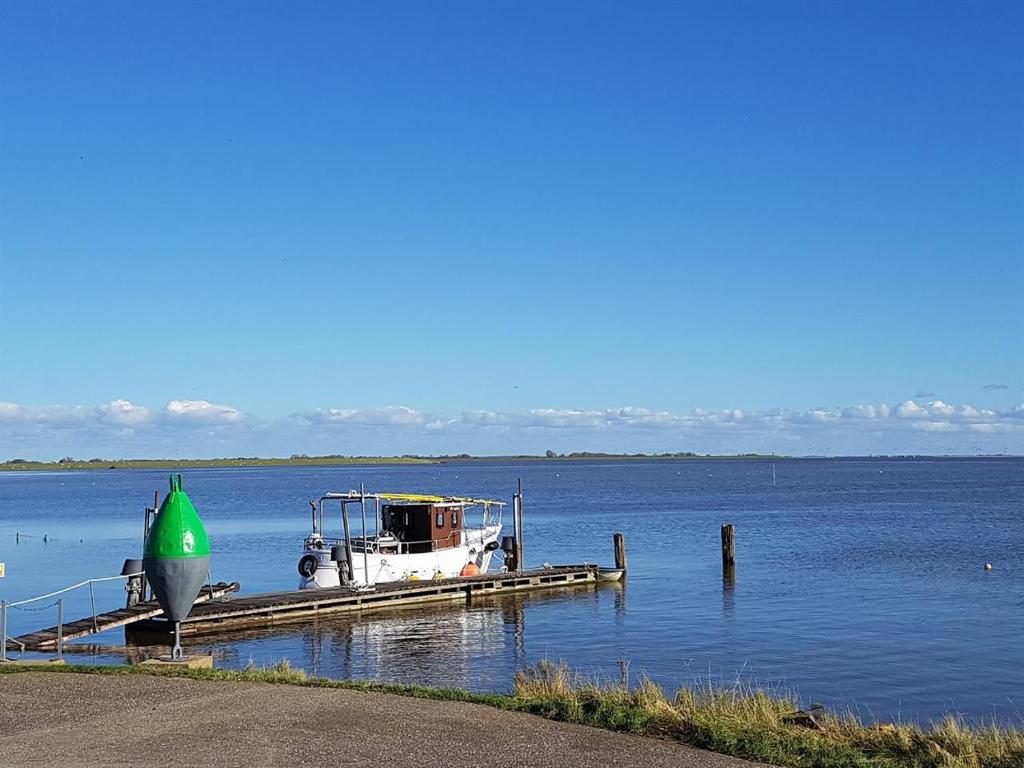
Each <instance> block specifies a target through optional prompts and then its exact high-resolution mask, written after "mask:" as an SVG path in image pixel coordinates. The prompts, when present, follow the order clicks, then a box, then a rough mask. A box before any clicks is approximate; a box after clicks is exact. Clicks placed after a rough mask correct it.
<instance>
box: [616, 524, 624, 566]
mask: <svg viewBox="0 0 1024 768" xmlns="http://www.w3.org/2000/svg"><path fill="white" fill-rule="evenodd" d="M614 540H615V567H616V568H618V569H619V570H623V571H625V570H626V537H625V536H623V535H622V534H621V533H616V534H615V536H614Z"/></svg>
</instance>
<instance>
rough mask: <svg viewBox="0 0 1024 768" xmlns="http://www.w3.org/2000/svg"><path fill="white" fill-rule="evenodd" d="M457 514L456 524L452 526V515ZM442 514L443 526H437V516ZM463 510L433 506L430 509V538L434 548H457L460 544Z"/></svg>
mask: <svg viewBox="0 0 1024 768" xmlns="http://www.w3.org/2000/svg"><path fill="white" fill-rule="evenodd" d="M453 512H454V513H457V519H456V523H455V525H454V526H453V525H452V513H453ZM439 513H442V514H443V516H442V521H443V523H444V524H443V525H440V526H439V525H438V524H437V521H438V515H439ZM464 513H465V509H464V508H463V507H461V506H449V505H446V504H433V505H431V507H430V538H431V539H433V541H434V547H435V549H436V548H439V547H457V546H459V545H460V544H462V523H463V520H462V517H463V514H464Z"/></svg>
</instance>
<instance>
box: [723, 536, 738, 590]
mask: <svg viewBox="0 0 1024 768" xmlns="http://www.w3.org/2000/svg"><path fill="white" fill-rule="evenodd" d="M722 576H723V578H725V580H726V581H733V580H734V579H735V578H736V529H735V527H734V526H733V525H732V523H728V524H726V525H723V526H722Z"/></svg>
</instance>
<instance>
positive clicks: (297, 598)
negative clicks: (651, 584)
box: [126, 565, 597, 639]
mask: <svg viewBox="0 0 1024 768" xmlns="http://www.w3.org/2000/svg"><path fill="white" fill-rule="evenodd" d="M596 582H597V567H596V566H592V565H572V566H556V567H553V568H545V569H542V570H534V571H521V572H511V573H487V574H482V575H480V576H467V577H459V578H454V579H439V580H436V581H405V582H394V583H390V584H380V585H378V586H377V587H375V588H371V589H362V590H360V589H354V588H351V587H334V588H330V589H316V590H313V589H304V590H297V591H293V592H267V593H263V594H256V595H238V596H235V597H226V598H223V599H220V600H213V601H208V602H205V603H203V604H202V605H196V606H195V608H193V609H192V612H191V613H190V614H189V616H188V618H187V619H185V621H183V622H182V624H181V634H182V636H188V635H191V636H195V635H205V634H217V633H221V632H224V631H230V630H241V629H253V628H265V627H272V626H276V625H280V624H289V623H295V622H303V621H309V620H311V619H313V618H316V617H318V616H324V615H328V614H330V615H335V614H343V613H354V612H359V611H371V610H382V609H389V608H398V607H401V606H412V605H424V604H428V603H437V602H471V601H472V600H473V598H474V597H475V596H483V595H501V594H509V593H513V592H522V591H528V590H538V589H548V588H553V587H566V586H573V585H581V586H582V585H593V584H595V583H596ZM170 631H171V630H170V624H169V622H167V621H165V620H163V621H162V620H154V619H149V620H146V621H139V622H136V623H133V624H132V625H131V626H128V627H126V632H128V633H129V635H130V636H133V638H138V639H141V637H142V636H145V635H148V636H152V635H160V636H166V635H167V633H169V632H170Z"/></svg>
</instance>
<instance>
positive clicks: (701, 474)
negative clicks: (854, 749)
mask: <svg viewBox="0 0 1024 768" xmlns="http://www.w3.org/2000/svg"><path fill="white" fill-rule="evenodd" d="M776 474H777V485H775V486H774V487H773V486H772V481H771V464H769V463H755V462H742V461H706V462H705V461H690V462H623V463H577V462H571V463H570V462H565V463H558V462H544V463H539V462H538V463H525V464H519V463H517V464H497V463H496V464H447V465H438V466H396V467H341V468H310V469H293V468H285V469H260V470H236V469H232V470H191V471H188V472H186V473H185V488H186V490H188V491H189V494H190V496H191V497H192V500H193V501H194V502H195V504H196V507H197V508H198V509H199V511H200V513H201V514H202V516H203V518H204V520H205V522H206V525H207V528H208V530H209V533H210V538H211V542H212V545H213V547H214V560H213V577H214V579H215V580H225V581H232V580H237V581H240V582H241V583H242V586H243V591H246V592H256V591H265V590H272V589H290V588H293V587H294V586H295V581H296V570H295V566H296V561H297V559H298V554H299V548H300V543H301V538H302V536H304V535H305V533H306V532H307V525H308V522H307V521H308V512H307V510H308V506H307V503H306V502H307V500H308V499H311V498H314V497H316V496H318V495H319V494H320V493H321V492H323V491H326V490H348V489H350V488H353V487H358V485H359V483H360V482H365V483H366V486H367V488H368V489H376V490H399V491H422V492H446V493H464V494H471V495H475V496H491V497H495V498H505V499H507V498H508V497H509V496H510V495H511V492H512V489H513V486H514V483H515V479H516V478H517V477H520V476H521V477H522V478H523V481H524V484H525V487H526V507H525V515H526V527H527V536H526V559H527V561H528V563H529V564H539V563H541V562H544V561H548V562H551V563H559V562H562V563H564V562H579V561H581V560H584V559H589V560H591V561H594V560H597V561H599V562H602V563H610V561H611V560H612V544H611V535H612V533H613V532H614V531H617V530H621V531H623V532H624V533H625V534H626V540H627V546H628V551H629V562H630V575H629V580H628V583H627V584H626V585H625V587H624V588H619V587H616V586H613V585H609V586H605V587H602V588H600V589H590V588H583V589H577V590H574V591H572V592H570V593H558V594H538V595H532V596H526V597H519V598H515V599H512V598H504V599H501V600H495V601H493V602H490V603H482V604H477V605H474V606H473V607H472V608H470V609H468V610H467V609H462V608H445V609H430V610H421V609H416V610H406V611H401V612H396V613H391V614H384V615H378V616H373V615H367V616H364V617H362V618H358V619H337V620H332V621H320V622H318V623H316V624H313V623H311V624H308V625H296V626H295V627H293V628H289V629H281V630H275V631H273V632H270V631H268V632H258V633H251V634H248V635H245V636H241V637H239V636H232V637H231V638H229V639H225V640H223V641H216V642H210V641H203V646H202V647H203V648H205V649H207V650H209V651H211V652H213V653H214V654H215V655H216V656H217V657H218V664H220V665H221V666H244V665H246V664H247V663H249V662H250V660H251V661H253V662H255V663H256V664H257V665H262V664H271V663H274V662H275V661H277V660H280V659H282V658H288V659H290V660H291V661H292V662H293V664H294V665H296V666H301V667H304V668H305V669H307V670H308V671H310V672H313V673H316V674H321V675H328V676H332V677H345V678H371V679H377V680H390V681H401V682H417V683H427V684H433V685H445V686H459V687H466V688H470V689H476V690H507V688H508V687H509V682H510V680H511V677H512V674H513V671H514V670H515V669H516V668H517V667H519V666H521V665H524V664H528V663H531V662H534V661H537V660H540V659H543V658H550V659H565V660H566V661H568V662H570V663H571V664H572V665H573V666H574V667H576V668H577V669H579V670H581V671H583V672H586V673H588V674H594V675H597V676H601V677H606V678H611V679H618V676H619V671H618V665H617V662H618V661H619V660H628V661H629V663H630V671H631V673H632V674H634V675H636V674H639V673H641V672H644V673H646V674H648V675H649V676H651V677H652V678H654V679H655V680H656V681H658V682H660V683H662V684H664V685H666V686H670V687H671V686H674V685H677V684H682V683H692V682H694V681H695V680H700V681H706V680H708V679H711V680H713V681H716V682H731V681H734V680H736V679H740V680H742V681H744V682H754V683H757V684H763V685H769V686H779V687H783V688H786V689H791V690H795V691H797V692H798V693H799V694H800V696H801V697H802V698H803V700H804V701H805V702H822V703H825V704H827V705H832V706H842V707H851V708H853V709H854V710H855V711H857V712H859V713H860V714H861V715H862V716H863V717H865V718H867V719H871V718H876V717H877V718H892V717H902V718H904V719H912V718H915V719H920V720H927V719H931V718H937V717H940V716H941V715H943V714H944V713H947V712H958V713H961V714H963V715H965V716H967V717H969V718H972V719H979V720H981V719H992V718H995V719H998V720H1000V721H1004V722H1015V723H1020V721H1021V720H1022V719H1024V653H1022V652H1024V641H1022V637H1024V561H1022V553H1024V517H1022V510H1024V460H1012V459H1005V460H998V459H992V460H988V459H985V460H982V459H978V460H922V461H881V460H872V461H867V460H865V461H855V460H840V461H833V460H821V461H814V460H807V461H784V462H783V461H780V462H778V463H777V465H776ZM166 487H167V473H166V472H136V471H100V472H82V473H69V474H13V473H0V561H6V563H7V576H6V578H4V579H3V580H0V595H2V596H3V597H4V598H5V599H7V600H17V599H20V598H23V597H27V596H30V595H35V594H39V593H41V592H43V591H46V590H49V589H51V588H52V589H56V588H59V587H62V586H66V585H68V584H71V583H73V582H75V581H78V580H80V579H84V578H88V577H90V576H100V575H110V574H114V573H117V572H118V571H119V570H120V566H121V562H122V560H123V559H124V558H125V557H129V556H138V555H139V553H140V550H141V543H140V540H139V538H140V532H141V527H142V508H143V507H144V506H145V504H146V503H147V501H151V500H152V495H153V490H154V489H160V491H161V494H162V493H163V492H164V491H165V490H166ZM506 522H510V521H506ZM725 522H732V523H735V525H736V538H737V560H738V567H737V581H736V584H735V586H734V587H732V588H727V587H725V586H723V583H722V579H721V562H720V554H719V527H720V525H721V524H722V523H725ZM16 532H21V533H22V534H28V535H30V536H31V538H23V539H22V540H21V543H19V544H16V543H15V533H16ZM43 535H46V536H47V537H48V541H47V542H45V543H44V542H43V540H42V537H43ZM985 562H991V563H992V564H993V566H994V568H993V570H992V571H991V572H985V571H984V570H983V568H982V565H983V564H984V563H985ZM123 599H124V596H123V592H122V591H121V586H120V584H118V583H116V582H115V583H113V584H111V585H105V586H103V587H98V588H97V589H96V600H97V603H98V604H99V607H100V608H101V609H102V608H112V607H115V606H118V605H121V604H123ZM88 606H89V595H88V592H81V593H80V594H78V595H77V596H76V597H74V598H69V600H68V604H67V608H66V611H67V615H68V617H69V618H75V617H77V616H79V615H86V614H87V613H88V612H89V610H88ZM53 618H54V609H53V608H52V607H47V608H45V610H41V611H37V612H35V613H29V612H26V611H12V612H11V615H10V623H11V625H12V626H11V629H12V631H11V634H17V633H19V632H22V631H27V630H29V629H36V628H38V627H40V626H43V625H49V624H52V623H53ZM100 642H103V643H107V644H110V645H116V644H120V643H122V642H123V636H122V635H121V634H120V633H118V632H111V633H108V634H107V635H105V636H101V637H100ZM84 658H85V659H89V658H91V657H90V656H88V655H86V656H84ZM95 658H96V659H97V660H100V661H123V658H124V657H123V656H120V657H119V656H117V655H116V654H112V653H109V652H108V653H107V654H100V655H98V656H96V657H95Z"/></svg>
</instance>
